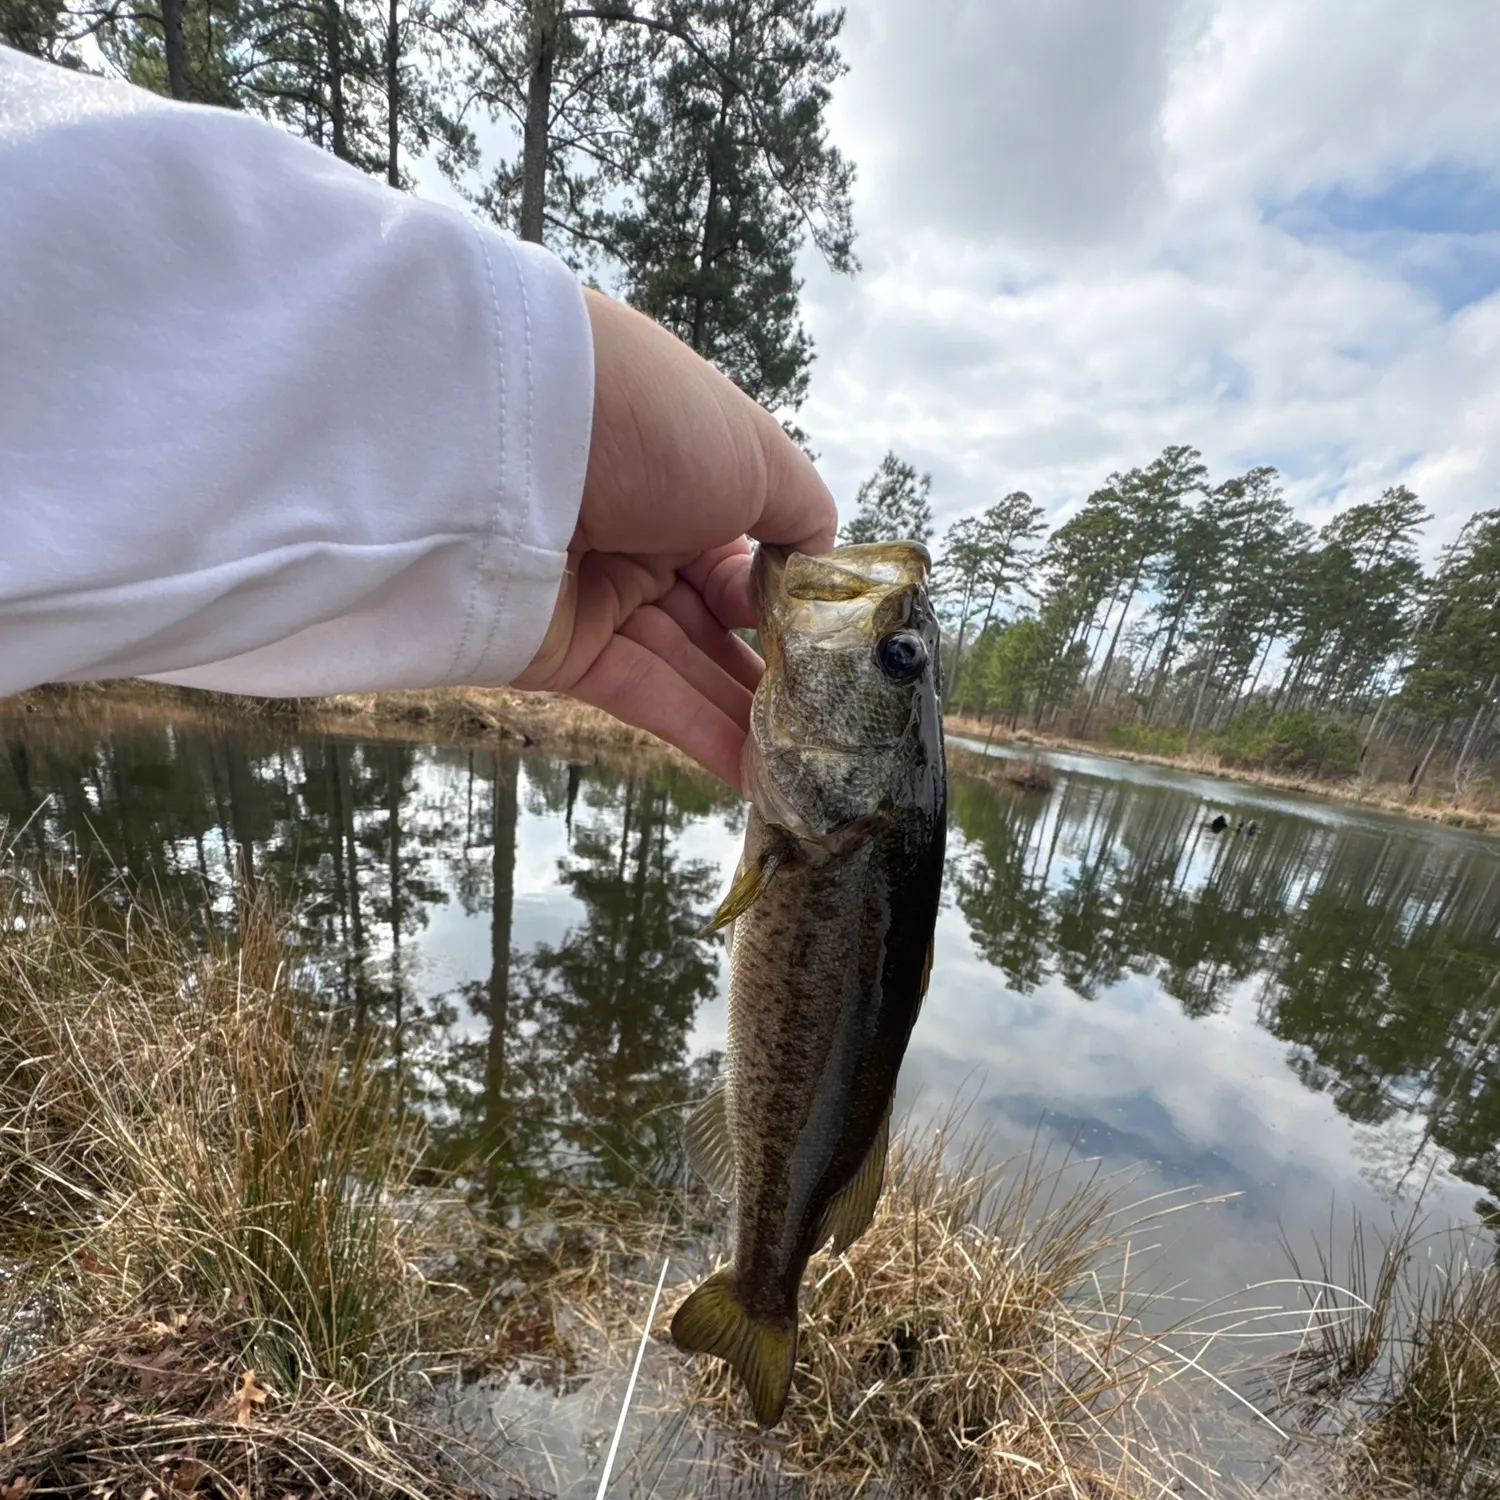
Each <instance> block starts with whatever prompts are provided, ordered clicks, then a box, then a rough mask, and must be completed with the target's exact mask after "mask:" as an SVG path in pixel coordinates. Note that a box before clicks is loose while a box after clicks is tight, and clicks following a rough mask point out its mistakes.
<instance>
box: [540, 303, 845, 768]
mask: <svg viewBox="0 0 1500 1500" xmlns="http://www.w3.org/2000/svg"><path fill="white" fill-rule="evenodd" d="M585 296H586V298H587V301H588V310H589V320H590V322H591V324H592V325H593V333H594V426H593V437H592V440H591V443H590V447H589V463H588V475H587V478H586V479H585V481H584V487H583V505H582V508H581V510H580V512H579V517H578V527H577V530H576V531H575V532H574V533H573V541H572V544H571V546H570V547H569V549H568V568H567V572H566V574H565V575H564V577H563V582H562V587H561V589H560V591H559V593H558V598H557V604H556V606H555V607H554V609H553V614H552V622H551V624H550V625H549V626H548V628H547V634H546V638H545V639H544V640H543V642H542V646H541V649H540V650H539V651H538V652H537V654H536V656H535V657H533V658H532V661H531V663H530V665H529V666H528V667H527V668H526V670H525V671H524V672H523V673H522V674H521V675H520V676H519V677H518V678H516V679H515V683H514V686H516V687H520V688H535V689H547V690H550V691H553V692H563V693H569V694H571V695H572V696H573V697H575V698H578V699H581V700H582V701H583V702H585V703H592V704H594V705H595V706H596V707H598V708H602V709H605V710H606V711H607V712H609V713H612V714H614V715H615V717H616V718H619V719H623V720H625V722H626V723H627V724H634V725H636V726H637V727H638V728H641V729H646V730H649V731H650V732H651V733H653V734H656V735H660V736H661V738H662V739H664V740H667V741H668V742H669V743H671V744H673V745H676V746H677V747H678V748H679V749H681V750H683V751H685V752H686V753H687V754H688V755H690V756H692V757H693V759H694V760H696V761H698V762H699V763H700V764H701V765H704V766H706V767H707V768H708V769H709V770H710V771H712V772H713V773H714V774H715V775H717V776H720V777H722V778H723V779H724V780H725V781H727V782H728V783H729V784H730V785H731V786H734V787H736V788H738V787H739V786H740V751H741V749H742V748H743V746H744V742H745V735H746V732H747V730H748V727H749V722H750V700H751V697H752V695H753V694H754V691H755V685H756V683H757V682H759V681H760V674H761V660H760V657H758V656H757V655H756V654H755V652H754V651H752V650H751V649H750V647H749V646H748V645H747V644H746V643H745V642H744V641H743V640H741V639H740V638H739V637H738V636H737V635H734V634H733V631H734V630H736V629H738V628H746V627H751V626H754V625H756V624H758V623H759V622H758V610H757V607H756V600H755V597H754V593H753V590H752V587H751V582H750V543H749V540H748V539H749V538H750V537H755V538H756V539H758V540H760V541H765V542H772V543H776V544H779V545H782V546H786V547H788V548H791V549H793V550H795V551H799V552H824V551H827V549H828V548H829V547H831V546H832V545H833V540H834V527H835V525H836V523H837V513H836V511H835V508H834V503H833V497H832V496H831V495H830V494H829V493H828V490H827V487H826V486H825V485H824V484H823V481H822V480H821V479H819V477H818V473H817V470H816V469H814V468H813V466H812V463H811V461H810V460H809V459H808V457H807V455H806V454H805V453H803V451H802V450H801V449H800V448H798V447H797V445H796V444H795V443H794V442H792V440H791V439H790V438H789V437H787V435H786V433H785V432H783V431H782V429H781V427H780V425H779V424H778V423H777V421H776V419H775V418H774V417H772V416H771V415H770V413H769V412H767V411H765V410H764V409H763V408H762V407H760V406H758V405H756V403H755V402H753V401H752V400H751V399H750V398H749V397H748V396H746V395H745V394H744V393H743V392H742V391H741V390H740V389H739V388H738V387H737V386H735V385H734V384H733V383H732V382H731V381H729V380H727V379H725V377H724V376H722V375H720V374H719V373H718V371H717V370H715V369H714V368H713V367H712V366H711V365H709V364H708V363H706V362H705V361H704V360H702V359H700V358H699V357H698V356H697V355H696V354H694V353H693V352H692V351H691V350H690V349H689V348H688V347H687V346H686V345H685V344H683V343H681V342H680V341H679V340H677V339H675V338H673V337H672V335H671V334H669V333H667V332H666V330H665V329H663V328H661V327H660V326H659V325H658V324H656V323H653V322H652V321H651V320H650V319H649V318H646V317H643V316H642V315H641V314H640V313H637V312H634V311H633V310H632V309H630V308H628V307H625V306H624V305H623V304H621V303H618V302H613V301H611V300H610V299H609V298H607V297H604V296H601V295H600V294H599V293H597V292H586V293H585Z"/></svg>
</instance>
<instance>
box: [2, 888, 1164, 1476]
mask: <svg viewBox="0 0 1500 1500" xmlns="http://www.w3.org/2000/svg"><path fill="white" fill-rule="evenodd" d="M238 928H239V937H238V939H237V940H236V941H235V942H233V943H230V942H228V941H221V940H212V939H211V940H209V941H208V943H207V946H204V942H203V939H202V938H201V936H200V937H198V938H193V937H190V936H189V935H187V934H185V933H182V932H174V931H172V930H170V929H168V928H167V927H166V926H165V925H164V924H163V923H162V922H160V921H158V920H156V919H154V918H153V917H152V915H151V913H150V911H149V910H148V909H147V908H144V907H142V906H139V905H136V904H133V903H131V902H130V901H128V900H127V899H126V897H125V894H124V892H122V891H121V890H119V889H118V888H107V889H106V890H105V891H103V892H102V893H101V894H98V895H93V896H90V895H87V894H86V893H85V886H84V883H83V882H82V881H81V879H80V878H79V877H77V876H75V875H73V874H70V873H68V872H66V871H60V870H59V871H53V872H51V873H50V874H49V875H48V876H47V877H46V878H45V879H44V880H40V881H39V880H38V879H37V878H36V876H35V875H34V874H28V873H26V872H23V871H22V870H21V869H20V868H19V867H16V866H14V865H8V864H5V863H4V862H3V859H0V1494H4V1495H5V1496H6V1500H19V1497H21V1496H24V1495H35V1496H42V1495H61V1494H72V1495H81V1494H90V1493H92V1494H98V1495H106V1494H109V1495H116V1494H117V1495H120V1496H127V1495H128V1496H136V1495H143V1494H148V1493H150V1494H155V1495H171V1494H173V1493H182V1494H188V1493H191V1494H199V1495H221V1496H231V1495H233V1496H243V1497H247V1500H262V1497H266V1500H271V1497H274V1500H283V1497H285V1496H286V1495H289V1494H297V1495H326V1494H340V1495H347V1496H354V1497H373V1496H396V1495H406V1496H416V1495H425V1496H450V1497H459V1496H464V1495H468V1494H472V1493H474V1492H475V1491H474V1480H473V1478H472V1474H473V1473H474V1472H477V1471H474V1470H471V1469H470V1467H469V1462H470V1458H471V1457H473V1455H467V1454H465V1452H464V1451H463V1449H462V1447H461V1445H458V1444H456V1443H455V1442H454V1441H453V1440H452V1438H451V1436H449V1435H446V1434H445V1433H444V1432H442V1431H441V1430H437V1429H435V1428H434V1426H433V1421H434V1417H433V1415H432V1408H430V1406H429V1404H428V1403H427V1402H426V1400H425V1399H424V1394H425V1393H427V1392H430V1391H432V1390H433V1389H435V1388H445V1387H451V1386H452V1385H453V1384H454V1383H455V1382H457V1381H460V1380H462V1381H471V1380H473V1379H474V1378H476V1377H477V1376H480V1375H483V1374H486V1373H488V1372H494V1371H499V1370H505V1369H508V1368H513V1367H517V1366H519V1365H522V1364H524V1365H527V1366H528V1367H531V1368H536V1369H542V1370H544V1371H546V1370H551V1371H553V1372H554V1374H556V1373H557V1372H563V1373H566V1374H570V1375H574V1374H576V1373H577V1372H579V1371H580V1370H583V1371H587V1370H588V1369H590V1368H597V1367H599V1366H600V1365H601V1364H603V1365H604V1366H605V1367H606V1368H609V1367H614V1368H618V1367H619V1366H620V1365H621V1364H623V1362H624V1360H625V1359H626V1358H627V1357H628V1354H629V1348H630V1344H631V1341H632V1339H633V1337H634V1335H635V1334H636V1333H637V1332H638V1329H639V1326H640V1320H641V1318H642V1316H643V1315H644V1310H645V1306H646V1302H647V1293H648V1290H649V1286H650V1282H651V1279H652V1277H653V1276H654V1273H655V1270H656V1268H657V1267H658V1266H659V1264H660V1257H661V1255H662V1253H663V1251H664V1249H666V1248H670V1249H671V1250H672V1251H673V1253H674V1258H676V1259H678V1260H679V1264H680V1265H681V1267H682V1271H681V1274H682V1275H683V1276H684V1277H685V1276H686V1272H687V1265H688V1264H689V1263H691V1261H692V1260H693V1259H694V1258H695V1257H696V1258H697V1259H700V1260H701V1258H702V1253H703V1252H702V1245H703V1243H704V1240H703V1236H704V1235H705V1234H706V1233H707V1232H708V1231H709V1228H710V1226H711V1225H715V1224H718V1223H720V1222H721V1221H722V1218H723V1214H722V1210H721V1209H719V1208H717V1207H716V1206H715V1207H710V1205H708V1203H707V1202H706V1200H703V1199H701V1198H699V1197H697V1196H696V1195H694V1194H691V1193H689V1192H687V1191H685V1190H681V1189H673V1190H664V1191H663V1192H661V1193H660V1194H658V1195H657V1199H656V1200H655V1201H648V1200H646V1199H644V1198H642V1199H631V1198H627V1197H624V1196H621V1195H615V1196H612V1197H608V1198H605V1197H599V1196H597V1195H594V1196H590V1195H588V1194H581V1195H578V1196H574V1197H571V1198H568V1199H567V1200H566V1201H562V1200H559V1201H553V1202H550V1203H547V1204H542V1205H538V1206H537V1207H536V1209H535V1212H534V1214H533V1216H532V1217H531V1219H530V1220H528V1221H527V1222H524V1223H523V1224H521V1225H519V1226H511V1227H504V1226H497V1225H495V1224H492V1223H488V1222H486V1221H485V1220H484V1219H483V1218H482V1217H481V1216H480V1214H479V1213H478V1212H477V1210H476V1208H474V1207H472V1206H471V1205H470V1203H469V1202H468V1201H466V1200H465V1199H464V1197H463V1195H462V1194H461V1193H459V1192H457V1191H456V1190H445V1189H442V1188H441V1187H435V1186H434V1185H433V1182H432V1180H431V1177H430V1174H427V1173H426V1172H425V1171H424V1163H423V1133H422V1128H421V1122H420V1120H417V1119H415V1118H413V1117H412V1116H410V1115H409V1114H407V1113H405V1112H404V1111H403V1110H402V1108H401V1106H400V1102H399V1100H398V1099H397V1098H396V1096H395V1094H394V1093H393V1089H392V1076H391V1073H390V1071H389V1069H388V1068H387V1067H386V1065H385V1060H384V1059H383V1058H382V1056H381V1054H380V1052H379V1050H378V1048H376V1047H375V1046H373V1045H372V1044H371V1043H370V1041H369V1039H368V1038H361V1037H358V1036H355V1035H352V1034H350V1033H349V1031H348V1030H347V1028H346V1027H345V1026H344V1025H343V1023H342V1021H341V1019H340V1018H339V1017H338V1016H336V1015H330V1014H327V1013H326V1012H324V1011H323V1010H322V1009H321V1008H320V1004H319V999H318V988H317V984H316V979H315V976H314V975H313V974H312V973H311V972H310V971H309V970H308V968H307V967H306V965H305V963H304V962H303V961H302V959H301V958H300V956H299V955H298V954H297V953H296V952H295V951H294V950H293V949H292V948H290V947H289V946H288V940H287V938H286V936H285V931H286V929H285V928H284V927H283V926H282V925H281V924H280V923H278V922H277V921H276V920H275V917H274V915H273V914H272V913H271V912H270V911H268V910H267V908H266V907H265V906H263V905H261V904H258V903H257V902H242V904H241V906H240V909H239V914H238ZM1149 1216H1150V1215H1149V1211H1148V1214H1147V1217H1149ZM538 1220H540V1221H541V1222H543V1223H545V1224H546V1225H547V1226H549V1228H548V1232H547V1233H546V1234H544V1235H537V1234H535V1233H533V1232H532V1231H534V1229H535V1228H536V1224H537V1221H538ZM1141 1232H1142V1221H1141V1218H1140V1217H1139V1216H1136V1215H1131V1214H1129V1213H1122V1212H1121V1211H1120V1210H1119V1207H1118V1204H1117V1202H1116V1197H1115V1194H1114V1192H1113V1191H1112V1189H1111V1185H1109V1184H1105V1183H1101V1182H1098V1181H1095V1180H1082V1181H1077V1182H1073V1181H1072V1180H1071V1179H1070V1180H1069V1181H1066V1182H1065V1181H1064V1180H1063V1178H1062V1177H1061V1176H1060V1175H1052V1174H1045V1173H1042V1172H1040V1171H1037V1170H1033V1169H1030V1168H1028V1167H1027V1166H1026V1165H1025V1164H1024V1163H1023V1164H1017V1165H1013V1166H1010V1167H1005V1168H995V1169H989V1170H981V1169H980V1168H979V1167H978V1166H977V1165H976V1163H975V1162H974V1160H973V1159H968V1160H964V1161H950V1160H945V1152H944V1145H943V1141H942V1139H941V1138H929V1139H927V1140H926V1141H925V1142H924V1143H923V1144H922V1145H921V1146H920V1147H919V1148H910V1147H908V1148H905V1149H903V1150H901V1151H900V1152H899V1153H898V1156H897V1159H896V1162H895V1164H894V1166H893V1170H892V1173H891V1180H890V1185H889V1189H888V1191H887V1193H886V1195H885V1197H884V1199H883V1201H882V1204H881V1208H880V1212H879V1215H878V1217H877V1219H876V1222H875V1224H874V1226H873V1227H872V1229H871V1231H870V1232H869V1233H868V1234H867V1235H866V1236H865V1238H864V1239H862V1240H861V1241H860V1242H859V1244H858V1245H857V1246H855V1247H854V1249H853V1250H852V1251H851V1252H850V1253H849V1254H848V1255H847V1256H846V1257H842V1258H839V1259H837V1260H831V1259H829V1258H827V1257H820V1259H819V1260H818V1261H817V1262H816V1263H815V1265H814V1267H813V1269H812V1272H811V1274H810V1277H809V1283H808V1284H809V1287H810V1291H809V1294H808V1297H807V1326H806V1331H805V1335H804V1339H803V1346H802V1348H803V1358H802V1363H801V1366H800V1367H799V1372H798V1378H797V1385H796V1389H795V1393H794V1399H793V1403H792V1406H791V1408H790V1411H789V1414H788V1419H787V1421H786V1423H785V1425H784V1427H783V1428H782V1430H781V1432H780V1433H779V1434H778V1441H777V1446H778V1447H779V1448H780V1450H781V1457H780V1460H779V1462H780V1464H781V1466H782V1468H783V1470H784V1471H788V1472H792V1473H803V1474H807V1475H811V1476H813V1477H814V1478H815V1479H816V1481H817V1487H818V1489H819V1491H820V1492H821V1493H826V1494H830V1495H831V1494H841V1495H842V1494H853V1493H858V1492H860V1491H861V1490H862V1489H864V1488H867V1487H868V1484H869V1483H870V1481H871V1480H872V1479H873V1478H875V1477H876V1476H881V1477H882V1478H883V1479H884V1480H885V1481H886V1482H887V1483H888V1484H890V1485H892V1486H893V1487H892V1488H891V1489H889V1490H888V1493H890V1494H893V1495H903V1496H905V1495H910V1496H913V1497H915V1496H919V1495H920V1496H925V1495H933V1494H957V1493H970V1492H976V1493H978V1492H982V1493H985V1494H989V1495H997V1496H1027V1497H1031V1496H1037V1497H1040V1496H1043V1495H1052V1494H1064V1493H1070V1494H1074V1495H1089V1496H1104V1495H1109V1496H1120V1497H1133V1496H1142V1497H1144V1496H1147V1495H1156V1494H1159V1493H1160V1492H1161V1485H1162V1484H1163V1483H1164V1482H1166V1480H1167V1479H1169V1478H1170V1477H1171V1476H1172V1474H1173V1473H1174V1472H1175V1469H1174V1465H1173V1460H1172V1459H1171V1457H1170V1455H1169V1454H1168V1453H1166V1452H1165V1451H1164V1447H1163V1445H1162V1444H1161V1443H1160V1442H1159V1441H1156V1440H1154V1439H1153V1436H1152V1433H1151V1432H1150V1431H1149V1430H1148V1427H1147V1424H1145V1423H1144V1422H1143V1421H1142V1420H1141V1412H1142V1409H1143V1402H1144V1401H1145V1400H1146V1399H1147V1397H1148V1395H1149V1393H1150V1392H1151V1391H1152V1390H1153V1388H1154V1387H1155V1386H1156V1385H1157V1384H1159V1383H1160V1381H1161V1380H1162V1378H1163V1377H1164V1376H1165V1375H1166V1374H1169V1373H1173V1372H1177V1371H1178V1370H1179V1366H1178V1365H1177V1364H1175V1363H1174V1362H1173V1361H1172V1360H1171V1359H1169V1358H1168V1357H1167V1356H1166V1353H1165V1350H1164V1346H1163V1345H1162V1344H1161V1343H1160V1342H1159V1341H1158V1340H1157V1339H1155V1338H1153V1337H1152V1336H1150V1335H1149V1334H1148V1333H1147V1332H1146V1331H1145V1329H1144V1328H1143V1326H1142V1324H1141V1321H1140V1317H1139V1314H1140V1310H1141V1302H1140V1299H1139V1298H1138V1297H1137V1296H1136V1294H1135V1293H1134V1291H1133V1289H1132V1288H1131V1287H1130V1286H1129V1284H1128V1283H1129V1277H1128V1274H1127V1270H1126V1267H1127V1263H1128V1260H1129V1255H1130V1248H1131V1246H1132V1244H1133V1243H1136V1242H1137V1238H1138V1236H1139V1235H1140V1234H1141ZM684 1284H685V1283H684ZM683 1289H684V1287H683V1285H678V1286H676V1287H675V1288H672V1289H670V1295H669V1297H668V1299H667V1301H666V1302H665V1303H664V1305H663V1314H662V1316H663V1321H664V1320H665V1316H666V1313H667V1311H669V1309H670V1308H671V1307H672V1306H673V1305H675V1303H676V1301H678V1300H680V1296H681V1293H682V1290H683ZM658 1333H659V1335H660V1334H662V1330H661V1329H660V1328H659V1329H658ZM670 1371H671V1374H670V1378H669V1379H668V1381H667V1383H666V1385H665V1386H664V1388H663V1389H661V1390H659V1391H657V1392H655V1394H654V1396H653V1397H643V1400H645V1401H647V1404H650V1402H651V1401H652V1400H654V1401H655V1402H656V1403H657V1404H658V1405H664V1406H665V1407H666V1408H668V1409H674V1410H677V1411H685V1412H686V1413H687V1417H686V1420H687V1422H688V1423H689V1424H691V1425H693V1426H695V1427H697V1428H699V1429H700V1430H704V1431H710V1430H711V1431H715V1432H718V1433H719V1434H720V1435H721V1436H723V1437H725V1439H726V1441H725V1443H724V1445H723V1446H722V1447H721V1449H720V1456H719V1457H718V1458H717V1459H716V1460H715V1466H714V1470H713V1473H712V1474H711V1475H709V1476H708V1477H707V1478H706V1479H705V1481H704V1483H703V1484H702V1486H701V1487H700V1488H699V1489H697V1490H696V1491H695V1492H696V1493H702V1494H710V1493H715V1492H724V1493H728V1492H730V1491H732V1490H733V1488H734V1485H735V1483H736V1482H737V1480H736V1476H737V1475H738V1476H741V1477H743V1475H744V1474H745V1473H746V1472H750V1471H754V1470H756V1469H757V1466H759V1465H761V1464H762V1463H763V1462H764V1458H765V1450H764V1449H763V1448H762V1447H761V1446H760V1444H759V1441H758V1440H757V1439H756V1438H755V1437H754V1434H753V1432H752V1431H750V1430H749V1429H747V1426H746V1422H745V1408H744V1402H743V1398H742V1393H740V1392H739V1391H738V1390H737V1389H735V1388H733V1387H732V1385H731V1384H730V1382H729V1381H728V1380H727V1378H726V1377H725V1374H724V1371H723V1367H722V1366H719V1365H718V1364H717V1363H716V1362H712V1361H699V1362H697V1363H695V1364H693V1365H691V1366H689V1365H687V1364H686V1363H685V1362H684V1361H681V1360H679V1359H677V1358H676V1356H675V1355H674V1356H672V1359H671V1362H670ZM678 1425H679V1427H680V1425H681V1423H680V1422H679V1424H678ZM486 1472H491V1473H493V1472H495V1470H494V1469H493V1468H491V1469H490V1470H488V1471H486ZM710 1481H711V1482H710ZM500 1493H504V1491H501V1492H500Z"/></svg>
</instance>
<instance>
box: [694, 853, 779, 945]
mask: <svg viewBox="0 0 1500 1500" xmlns="http://www.w3.org/2000/svg"><path fill="white" fill-rule="evenodd" d="M782 858H783V856H782V854H781V852H780V851H779V850H776V849H772V850H769V851H768V852H767V853H765V854H763V855H762V856H761V858H760V859H758V860H757V861H756V862H755V863H754V864H753V865H742V866H741V867H740V870H739V873H738V874H737V875H736V876H735V877H734V884H733V885H732V886H730V887H729V894H728V895H727V896H725V898H724V899H723V900H722V901H721V902H720V903H719V909H718V910H717V911H716V912H715V913H714V915H713V920H712V921H711V922H710V923H709V924H708V926H707V927H705V928H704V929H703V931H702V932H701V933H699V934H698V935H699V937H707V936H708V935H709V934H710V933H713V932H717V931H718V930H719V929H720V928H721V927H727V926H728V925H729V924H730V923H731V922H733V921H734V920H735V918H736V917H741V916H743V915H744V914H745V913H746V912H747V911H749V909H750V905H751V903H752V902H753V901H754V900H755V899H756V897H758V896H759V895H761V893H762V892H763V891H764V890H765V888H766V887H767V886H768V885H769V884H770V883H771V877H772V876H773V875H774V874H775V873H776V867H777V866H778V865H779V864H780V863H781V861H782Z"/></svg>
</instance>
